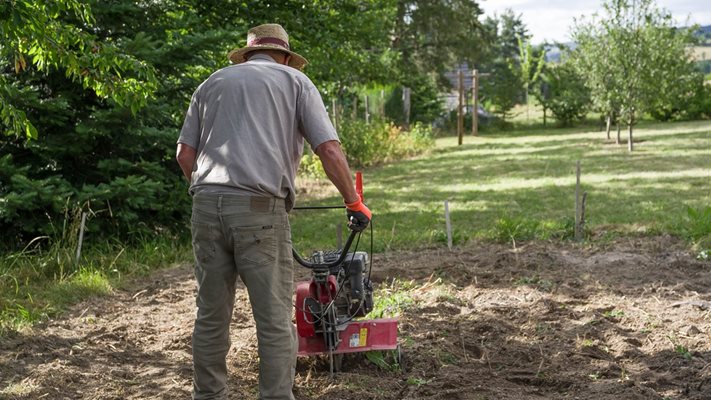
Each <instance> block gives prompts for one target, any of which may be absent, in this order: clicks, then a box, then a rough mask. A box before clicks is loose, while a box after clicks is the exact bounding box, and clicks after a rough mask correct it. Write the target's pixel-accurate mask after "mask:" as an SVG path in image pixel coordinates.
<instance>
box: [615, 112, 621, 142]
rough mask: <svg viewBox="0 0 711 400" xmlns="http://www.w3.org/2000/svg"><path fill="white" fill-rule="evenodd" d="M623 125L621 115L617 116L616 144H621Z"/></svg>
mask: <svg viewBox="0 0 711 400" xmlns="http://www.w3.org/2000/svg"><path fill="white" fill-rule="evenodd" d="M621 129H622V127H621V126H620V117H617V139H615V144H620V130H621Z"/></svg>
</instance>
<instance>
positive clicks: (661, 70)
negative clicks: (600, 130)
mask: <svg viewBox="0 0 711 400" xmlns="http://www.w3.org/2000/svg"><path fill="white" fill-rule="evenodd" d="M603 11H604V14H603V15H602V16H598V15H594V16H593V17H592V20H591V21H589V22H581V23H578V24H576V26H575V28H574V32H573V37H574V39H575V40H576V42H578V44H579V47H578V49H577V50H576V51H575V53H574V57H577V58H578V61H577V65H578V66H579V67H581V69H582V71H584V76H585V77H586V85H587V86H588V87H589V88H590V90H591V91H592V93H593V99H594V102H595V104H596V106H598V107H599V109H600V110H601V111H603V112H606V113H607V115H608V121H609V118H610V117H611V115H612V114H613V113H617V114H618V115H619V117H620V118H622V120H623V121H625V123H626V124H627V126H628V128H629V130H628V133H629V135H628V141H627V143H628V149H629V151H632V150H633V148H634V139H633V126H634V124H635V123H636V122H637V120H638V119H639V117H640V115H642V114H643V113H645V112H651V111H652V110H654V109H655V108H658V107H659V106H658V105H656V106H655V103H662V104H668V103H673V102H674V100H673V99H674V98H675V97H678V96H679V91H676V90H673V89H669V90H661V88H660V83H661V82H668V83H669V85H674V84H676V83H677V82H686V81H689V80H691V79H689V72H690V71H689V69H688V68H680V64H682V65H683V64H686V63H691V59H690V57H689V55H688V53H687V52H688V50H687V48H686V47H687V46H688V45H689V44H690V43H691V34H690V30H689V29H677V28H675V27H674V23H673V20H672V18H671V15H670V14H669V13H667V12H665V11H663V10H660V9H659V8H657V7H656V5H655V3H654V0H608V1H606V2H605V3H604V4H603ZM681 92H682V93H683V92H684V90H683V89H682V90H681ZM608 126H609V122H608Z"/></svg>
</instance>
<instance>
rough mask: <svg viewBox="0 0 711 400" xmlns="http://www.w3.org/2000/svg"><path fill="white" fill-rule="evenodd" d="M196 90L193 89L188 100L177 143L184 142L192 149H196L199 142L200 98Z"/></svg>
mask: <svg viewBox="0 0 711 400" xmlns="http://www.w3.org/2000/svg"><path fill="white" fill-rule="evenodd" d="M198 91H199V88H198V90H195V93H193V97H192V99H191V100H190V106H189V107H188V112H187V113H185V121H183V128H182V129H181V130H180V136H179V137H178V143H184V144H187V145H188V146H190V147H192V148H193V149H197V148H198V145H199V144H200V100H199V96H198Z"/></svg>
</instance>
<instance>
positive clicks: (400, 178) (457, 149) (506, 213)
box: [0, 121, 711, 336]
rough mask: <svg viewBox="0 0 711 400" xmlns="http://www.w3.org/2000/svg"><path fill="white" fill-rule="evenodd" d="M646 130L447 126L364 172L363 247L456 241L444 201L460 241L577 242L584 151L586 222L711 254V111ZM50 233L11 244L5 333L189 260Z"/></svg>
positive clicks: (302, 227)
mask: <svg viewBox="0 0 711 400" xmlns="http://www.w3.org/2000/svg"><path fill="white" fill-rule="evenodd" d="M635 137H636V139H637V140H638V142H637V143H636V150H635V152H634V153H632V154H630V153H628V152H627V149H626V146H625V145H620V146H618V145H615V144H614V143H611V142H609V141H606V140H605V133H604V132H600V131H598V130H595V129H590V128H582V129H581V128H565V129H532V128H523V129H513V130H510V131H505V132H484V133H482V135H481V136H480V137H471V136H466V137H465V141H464V145H463V146H457V139H456V138H455V137H444V138H440V139H438V140H437V147H436V148H435V149H434V150H433V151H432V152H431V153H429V154H427V155H423V156H420V157H417V158H414V159H410V160H405V161H400V162H396V163H393V164H390V165H385V166H382V167H378V168H373V169H369V170H366V171H365V172H364V182H365V197H366V201H367V203H368V205H369V206H370V208H371V209H372V211H373V213H374V219H373V235H372V236H371V233H370V230H368V231H366V232H365V233H364V235H363V237H362V238H361V240H360V242H359V244H358V249H359V250H368V251H369V250H370V240H371V237H372V239H373V244H374V251H375V252H383V251H387V250H391V249H421V248H424V247H428V246H440V247H441V246H444V245H446V241H447V239H446V233H445V217H444V201H445V200H448V201H449V209H450V214H451V220H452V228H453V234H454V244H455V245H461V244H465V243H466V242H467V241H470V240H473V239H485V240H495V241H500V242H505V243H511V244H512V245H513V246H515V245H516V244H517V243H518V242H520V241H522V240H524V241H525V240H531V239H544V240H567V239H569V238H571V237H572V227H573V223H572V221H573V218H574V204H575V197H574V194H575V163H576V161H577V160H580V161H581V166H582V188H583V190H584V191H586V192H587V193H588V200H587V209H586V221H587V225H586V226H587V232H588V233H590V232H595V233H597V235H596V237H602V238H603V239H604V238H609V237H615V236H619V235H627V234H634V235H640V234H642V235H648V234H657V233H662V232H666V233H671V234H674V235H678V236H680V237H683V238H685V239H687V240H688V241H689V242H690V243H692V244H694V245H695V246H696V247H697V250H698V254H699V257H700V258H703V257H706V258H708V254H709V251H710V250H711V221H710V220H709V218H711V208H709V207H711V190H709V181H711V122H709V121H702V122H687V123H667V124H651V123H644V124H642V125H640V126H639V127H637V129H636V131H635ZM325 186H326V187H328V186H329V185H325ZM333 193H334V194H332V195H328V194H326V195H313V194H311V195H308V196H299V197H298V202H299V205H305V204H313V205H319V204H320V205H323V204H328V205H334V204H340V203H341V199H340V197H339V196H336V195H335V191H334V192H333ZM344 223H345V218H344V212H343V210H327V211H295V212H294V213H292V216H291V224H292V228H293V234H292V239H293V241H294V244H295V246H296V248H297V249H299V250H300V251H301V253H302V254H309V252H310V251H311V250H314V249H329V248H335V247H336V227H337V226H340V228H341V230H342V233H343V234H344V237H345V235H346V234H347V232H346V231H345V227H344ZM600 233H602V234H600ZM64 236H65V237H68V238H72V237H75V236H76V235H75V232H71V233H70V234H67V235H64ZM45 240H47V239H46V238H45V239H38V242H36V243H32V244H31V245H29V246H28V248H27V249H25V250H24V251H22V252H17V253H11V254H5V255H0V336H1V335H2V333H3V331H7V330H8V329H18V328H20V327H22V326H26V325H31V324H33V323H35V322H37V321H41V320H43V319H46V318H47V317H51V316H54V315H57V314H59V313H61V312H62V310H64V309H66V307H67V306H68V305H70V304H73V303H75V302H77V301H80V300H81V299H84V298H86V297H89V296H94V295H97V294H102V293H108V292H110V291H111V290H112V289H113V288H115V287H117V286H120V285H121V284H122V283H123V282H124V281H125V279H126V278H132V277H136V276H140V275H142V274H146V273H148V272H150V271H152V270H154V269H156V268H160V267H166V266H170V265H172V264H174V263H176V262H185V261H189V260H190V259H191V255H190V252H191V250H190V245H189V242H188V241H186V240H178V239H177V238H166V237H158V238H147V239H146V240H144V241H141V242H140V243H142V244H141V245H139V246H137V247H136V246H133V247H125V246H123V245H121V244H120V243H103V244H96V243H90V241H89V243H88V244H86V245H85V246H86V250H85V251H84V254H83V256H82V260H81V261H80V262H79V263H78V264H75V262H74V252H75V243H73V242H72V241H71V240H70V239H64V240H63V241H62V240H60V241H59V242H57V243H44V242H42V241H45ZM39 244H42V246H41V247H40V246H38V245H39ZM403 278H407V277H403ZM520 283H521V284H538V285H540V282H527V281H521V282H520ZM398 285H400V286H402V285H401V282H400V283H398ZM400 286H398V287H396V288H392V293H390V294H388V293H383V294H382V295H380V296H378V298H384V299H387V300H388V301H389V303H388V302H383V304H379V305H378V307H377V310H378V311H379V312H382V313H383V314H384V315H385V314H388V313H391V312H393V311H394V312H397V310H398V309H399V308H401V307H406V306H407V304H408V302H409V301H410V300H411V299H410V298H409V297H408V295H407V292H408V290H407V287H400ZM403 293H404V294H403Z"/></svg>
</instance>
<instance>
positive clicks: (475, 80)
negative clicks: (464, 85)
mask: <svg viewBox="0 0 711 400" xmlns="http://www.w3.org/2000/svg"><path fill="white" fill-rule="evenodd" d="M478 134H479V71H477V70H473V71H472V136H476V135H478Z"/></svg>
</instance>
